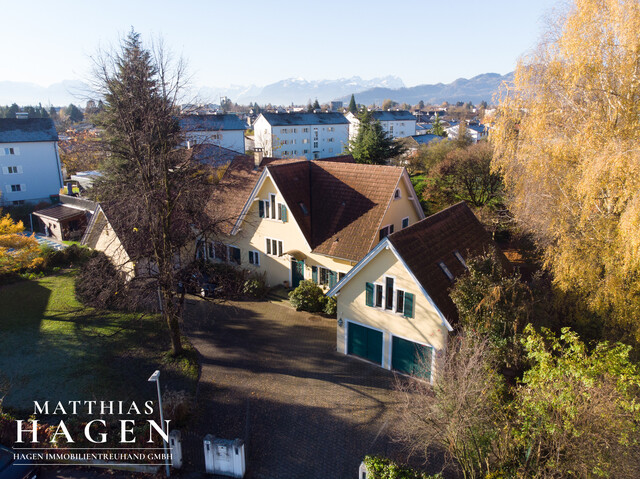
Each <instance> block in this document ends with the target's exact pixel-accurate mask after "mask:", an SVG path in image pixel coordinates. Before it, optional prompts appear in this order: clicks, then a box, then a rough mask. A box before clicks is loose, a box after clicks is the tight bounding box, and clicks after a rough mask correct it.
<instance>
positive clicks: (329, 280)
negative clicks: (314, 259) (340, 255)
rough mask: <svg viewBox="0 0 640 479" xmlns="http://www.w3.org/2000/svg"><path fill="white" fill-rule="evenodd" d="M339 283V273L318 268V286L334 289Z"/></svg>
mask: <svg viewBox="0 0 640 479" xmlns="http://www.w3.org/2000/svg"><path fill="white" fill-rule="evenodd" d="M337 283H338V273H337V272H336V271H332V270H330V269H328V268H324V267H322V266H318V284H322V285H326V286H329V287H330V288H333V287H334V286H335V285H336V284H337Z"/></svg>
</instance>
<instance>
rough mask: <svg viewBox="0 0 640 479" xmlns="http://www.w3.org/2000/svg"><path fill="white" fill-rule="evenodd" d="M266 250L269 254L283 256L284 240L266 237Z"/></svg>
mask: <svg viewBox="0 0 640 479" xmlns="http://www.w3.org/2000/svg"><path fill="white" fill-rule="evenodd" d="M265 241H266V245H265V250H266V252H267V254H268V255H269V256H282V240H277V239H273V238H265Z"/></svg>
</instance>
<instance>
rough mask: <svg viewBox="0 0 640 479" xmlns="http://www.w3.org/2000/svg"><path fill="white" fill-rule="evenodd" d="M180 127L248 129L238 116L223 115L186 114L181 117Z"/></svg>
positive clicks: (194, 129) (186, 128)
mask: <svg viewBox="0 0 640 479" xmlns="http://www.w3.org/2000/svg"><path fill="white" fill-rule="evenodd" d="M179 123H180V128H181V129H182V130H183V131H185V132H190V131H220V130H243V131H244V130H246V129H247V125H246V123H245V122H244V121H242V120H241V119H240V118H238V116H236V115H231V114H223V115H186V116H183V117H180V120H179Z"/></svg>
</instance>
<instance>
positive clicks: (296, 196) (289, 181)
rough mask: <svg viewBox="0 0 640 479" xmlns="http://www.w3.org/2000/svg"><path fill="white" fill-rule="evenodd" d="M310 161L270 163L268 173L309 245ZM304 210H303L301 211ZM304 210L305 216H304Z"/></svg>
mask: <svg viewBox="0 0 640 479" xmlns="http://www.w3.org/2000/svg"><path fill="white" fill-rule="evenodd" d="M310 163H311V162H310V161H307V160H306V159H305V160H298V161H290V162H288V163H275V162H274V163H271V164H269V165H268V168H269V173H270V174H271V177H272V178H273V181H275V182H276V185H278V188H279V189H280V193H282V196H283V197H284V201H285V202H286V203H287V205H288V206H289V210H290V211H291V214H292V215H293V216H294V218H295V219H296V222H297V223H298V225H299V226H300V229H301V230H302V234H303V235H304V237H305V238H306V239H307V242H308V243H309V244H312V243H311V214H310V213H311V192H310V190H309V185H310V184H311V177H310V174H311V165H310ZM303 208H304V209H303ZM305 209H306V214H305Z"/></svg>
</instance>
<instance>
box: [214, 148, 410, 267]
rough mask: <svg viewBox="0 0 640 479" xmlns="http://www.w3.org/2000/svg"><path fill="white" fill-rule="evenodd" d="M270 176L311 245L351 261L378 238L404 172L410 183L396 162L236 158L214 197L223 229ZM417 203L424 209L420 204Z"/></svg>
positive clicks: (235, 222)
mask: <svg viewBox="0 0 640 479" xmlns="http://www.w3.org/2000/svg"><path fill="white" fill-rule="evenodd" d="M347 159H348V160H350V158H347ZM263 168H264V169H265V171H264V172H263V171H262V169H263ZM266 177H270V178H271V179H272V180H273V182H274V183H275V185H276V187H277V188H278V190H279V191H280V193H281V194H282V196H283V198H284V200H285V202H286V204H287V206H288V208H289V211H290V212H291V215H292V216H293V218H294V219H295V221H296V223H297V224H298V226H299V227H300V230H301V232H302V234H303V235H304V237H305V239H306V241H307V243H308V244H309V246H310V248H311V249H312V251H313V252H314V253H318V254H323V255H327V256H332V257H337V258H342V259H346V260H350V261H358V260H359V259H360V258H362V257H363V256H364V255H365V254H367V252H368V251H369V249H370V248H371V246H372V245H373V244H374V243H375V242H377V241H378V236H379V229H380V223H381V221H382V218H383V217H384V214H385V213H386V211H387V208H388V206H389V203H390V202H391V201H392V198H393V193H394V191H395V189H396V188H397V186H398V183H399V182H400V181H402V178H405V177H406V178H405V181H407V185H408V186H409V187H410V186H411V184H410V182H409V180H408V176H407V173H406V171H405V170H404V169H403V168H398V167H395V166H379V165H363V164H357V163H351V162H350V163H344V162H339V161H324V160H313V161H308V160H306V159H302V160H301V159H297V160H296V159H291V160H278V161H273V162H271V163H267V164H266V165H264V162H263V164H262V165H261V167H260V168H258V169H255V167H254V164H253V162H252V161H239V160H238V159H236V160H234V161H233V162H232V163H231V165H229V169H228V170H227V172H226V173H225V176H224V177H223V178H222V180H221V181H220V184H219V185H218V187H217V188H216V191H214V194H213V197H212V200H211V201H210V210H209V211H210V213H211V214H212V215H213V217H214V218H216V219H218V220H222V219H223V218H224V221H223V232H224V233H227V234H233V233H235V231H237V229H238V228H239V224H240V222H241V221H242V220H243V217H242V216H243V214H246V211H247V210H248V207H249V206H250V204H251V202H252V201H253V199H254V196H255V194H256V193H257V191H258V190H259V188H260V186H261V184H262V181H264V180H265V178H266ZM414 206H415V208H416V210H417V211H418V215H421V214H422V210H421V209H420V206H419V204H417V203H416V204H415V205H414Z"/></svg>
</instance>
